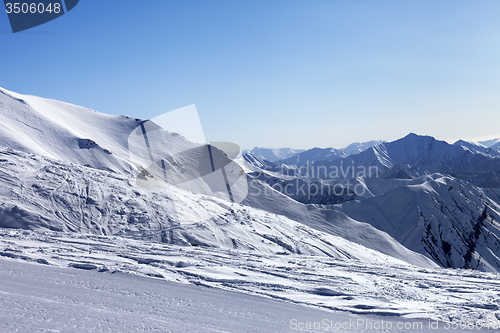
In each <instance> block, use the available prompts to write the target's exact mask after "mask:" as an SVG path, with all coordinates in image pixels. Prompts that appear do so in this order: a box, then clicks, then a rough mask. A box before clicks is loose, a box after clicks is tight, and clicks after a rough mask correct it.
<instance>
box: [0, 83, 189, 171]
mask: <svg viewBox="0 0 500 333" xmlns="http://www.w3.org/2000/svg"><path fill="white" fill-rule="evenodd" d="M142 123H144V121H142V120H140V119H133V118H129V117H126V116H110V115H105V114H102V113H99V112H96V111H93V110H90V109H88V108H85V107H81V106H76V105H72V104H68V103H64V102H59V101H55V100H50V99H45V98H40V97H35V96H27V95H21V94H17V93H14V92H10V91H8V90H6V89H3V88H0V146H3V147H9V148H12V149H16V150H21V151H25V152H29V153H34V154H37V155H42V156H47V157H50V158H54V159H58V160H62V161H68V162H72V163H76V164H80V165H88V166H91V167H93V168H96V169H101V170H108V171H114V172H119V173H132V172H133V170H134V169H135V167H136V166H134V165H133V163H131V162H130V156H129V147H128V145H129V142H128V141H129V135H130V134H131V133H132V132H133V131H134V130H135V129H136V128H137V127H138V126H140V125H141V124H142ZM162 137H163V140H164V141H165V144H168V145H166V148H165V155H166V154H169V155H171V154H175V153H176V152H179V151H182V150H186V149H189V148H191V147H193V146H195V144H194V143H192V142H190V141H189V140H187V139H185V138H184V137H183V136H181V135H178V134H175V133H169V132H166V131H164V133H163V134H162ZM144 167H147V166H144Z"/></svg>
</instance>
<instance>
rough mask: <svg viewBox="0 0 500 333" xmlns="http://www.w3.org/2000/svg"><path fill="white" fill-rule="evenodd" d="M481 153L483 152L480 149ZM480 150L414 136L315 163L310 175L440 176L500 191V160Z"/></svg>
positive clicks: (320, 176)
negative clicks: (448, 176) (497, 188)
mask: <svg viewBox="0 0 500 333" xmlns="http://www.w3.org/2000/svg"><path fill="white" fill-rule="evenodd" d="M477 149H478V150H480V149H482V148H481V147H480V146H477ZM478 150H471V149H470V148H469V147H467V146H465V145H463V144H461V143H459V144H456V145H451V144H449V143H447V142H445V141H439V140H436V139H434V138H433V137H430V136H420V135H416V134H413V133H411V134H409V135H407V136H406V137H404V138H402V139H399V140H396V141H393V142H387V143H381V144H378V145H375V146H373V147H371V148H369V149H368V150H366V151H364V152H362V153H359V154H356V155H351V156H348V157H344V158H338V159H335V160H333V161H317V162H314V163H312V164H311V165H310V166H309V170H308V173H309V174H311V173H312V172H314V171H315V172H314V176H315V177H319V178H331V175H332V170H333V171H335V172H334V176H337V177H339V178H353V179H354V178H357V176H359V175H367V176H376V177H382V178H402V179H413V178H417V177H420V176H422V175H426V174H432V173H436V172H440V173H444V174H449V175H452V176H454V177H457V178H461V179H463V180H467V181H469V182H471V183H473V184H475V185H477V186H480V187H491V188H495V187H500V157H499V156H497V154H496V152H494V153H492V154H486V153H482V152H481V153H479V151H478ZM375 168H376V169H377V172H375ZM302 170H304V169H302ZM370 170H371V171H373V172H370ZM363 171H364V172H363Z"/></svg>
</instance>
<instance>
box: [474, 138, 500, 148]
mask: <svg viewBox="0 0 500 333" xmlns="http://www.w3.org/2000/svg"><path fill="white" fill-rule="evenodd" d="M478 143H479V144H481V145H483V146H485V147H489V148H493V147H497V148H494V149H497V150H498V148H500V138H496V139H492V140H485V141H479V142H478Z"/></svg>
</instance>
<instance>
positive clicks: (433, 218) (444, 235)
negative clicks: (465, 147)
mask: <svg viewBox="0 0 500 333" xmlns="http://www.w3.org/2000/svg"><path fill="white" fill-rule="evenodd" d="M365 184H366V186H367V188H368V190H369V191H370V192H371V193H373V194H374V196H373V197H371V198H366V199H363V200H353V201H348V202H344V203H342V204H340V205H339V206H338V209H339V210H341V211H342V212H344V213H346V214H347V215H348V216H350V217H351V218H353V219H355V220H357V221H363V222H368V223H370V224H371V225H373V226H374V227H375V228H377V229H379V230H384V231H386V232H387V233H389V234H390V235H391V236H392V237H394V238H395V239H396V240H398V241H399V242H400V243H401V244H403V245H404V246H405V247H407V248H409V249H411V250H414V251H416V252H419V253H426V254H428V255H429V256H430V257H431V258H433V259H434V261H435V262H437V263H439V264H440V265H441V266H443V267H453V268H474V269H478V270H483V271H500V205H499V204H498V203H497V202H495V201H494V200H492V199H491V198H489V197H488V196H487V195H486V193H485V192H484V191H483V190H482V189H480V188H478V187H476V186H474V185H472V184H470V183H468V182H466V181H463V180H460V179H456V178H453V177H451V176H445V175H441V174H433V175H426V176H421V177H419V178H417V179H413V180H401V179H391V180H387V179H380V178H378V179H377V178H371V179H366V180H365ZM389 184H390V185H389ZM389 186H390V187H392V188H390V187H389Z"/></svg>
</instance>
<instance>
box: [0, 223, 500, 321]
mask: <svg viewBox="0 0 500 333" xmlns="http://www.w3.org/2000/svg"><path fill="white" fill-rule="evenodd" d="M0 256H1V257H2V258H3V259H5V260H11V261H12V260H15V261H27V262H34V263H37V264H40V265H45V266H55V267H70V268H71V269H72V270H71V271H72V272H78V271H82V270H86V271H94V272H96V273H99V274H103V276H108V275H109V274H111V275H113V274H114V273H117V272H120V273H126V274H130V275H137V276H143V277H149V278H151V279H156V280H166V281H171V282H178V283H182V284H192V285H198V286H203V287H213V288H216V289H223V290H228V291H238V292H240V293H245V294H251V295H258V296H263V297H265V298H269V299H275V300H283V301H286V302H288V303H295V304H300V305H305V306H308V307H314V308H318V309H322V310H328V311H336V312H338V311H343V312H345V313H352V314H358V315H359V314H367V315H383V316H386V317H388V318H405V319H415V318H419V319H422V320H428V319H439V320H446V319H450V320H454V319H456V320H460V319H468V320H469V319H470V320H477V319H488V320H491V321H494V320H497V319H496V318H497V317H500V312H499V311H498V310H499V305H500V292H499V291H500V279H499V275H498V274H493V273H484V272H478V271H472V270H456V269H455V270H452V269H424V268H417V267H414V266H410V265H394V264H382V263H377V264H369V263H365V262H361V261H355V260H352V259H350V260H347V259H333V258H327V257H313V256H300V255H273V254H263V253H259V252H256V251H238V250H224V249H215V248H203V247H187V246H177V245H166V244H161V243H152V242H147V241H139V240H131V239H125V238H121V237H116V236H96V235H90V234H89V235H78V234H73V233H61V232H52V231H27V230H24V231H21V230H12V229H0ZM2 270H3V271H5V269H2ZM69 274H73V273H69ZM75 274H76V273H75ZM4 301H5V300H4ZM4 306H5V305H4ZM23 306H24V305H23ZM495 316H497V317H495ZM393 320H395V319H393Z"/></svg>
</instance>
